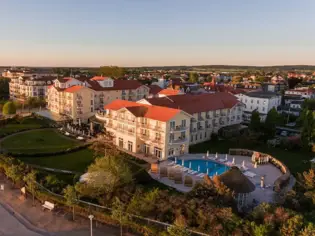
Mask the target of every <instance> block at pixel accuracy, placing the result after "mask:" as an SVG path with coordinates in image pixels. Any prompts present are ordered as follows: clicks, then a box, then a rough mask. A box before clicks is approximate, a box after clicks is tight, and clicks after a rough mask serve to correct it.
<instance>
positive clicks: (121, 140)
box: [118, 138, 124, 148]
mask: <svg viewBox="0 0 315 236" xmlns="http://www.w3.org/2000/svg"><path fill="white" fill-rule="evenodd" d="M118 146H119V147H121V148H123V147H124V140H123V139H122V138H119V141H118Z"/></svg>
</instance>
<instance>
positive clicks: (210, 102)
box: [146, 93, 240, 114]
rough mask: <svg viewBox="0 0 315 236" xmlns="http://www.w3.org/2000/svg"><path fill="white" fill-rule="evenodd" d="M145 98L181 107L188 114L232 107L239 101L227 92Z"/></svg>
mask: <svg viewBox="0 0 315 236" xmlns="http://www.w3.org/2000/svg"><path fill="white" fill-rule="evenodd" d="M146 100H147V101H148V102H149V103H150V104H152V105H156V106H164V107H170V108H176V109H181V110H183V111H185V112H187V113H189V114H194V113H199V112H207V111H215V110H220V109H225V108H232V107H234V106H235V105H236V104H239V103H240V102H239V101H238V100H237V98H236V97H235V96H233V95H232V94H229V93H212V94H209V93H207V94H198V95H192V94H183V95H175V96H168V97H159V98H148V99H146Z"/></svg>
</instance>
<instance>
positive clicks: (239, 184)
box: [219, 166, 255, 207]
mask: <svg viewBox="0 0 315 236" xmlns="http://www.w3.org/2000/svg"><path fill="white" fill-rule="evenodd" d="M219 180H220V181H221V182H222V183H223V184H224V185H226V186H227V187H228V188H229V189H231V190H232V191H233V192H235V194H236V199H237V203H238V206H239V207H242V206H244V205H245V204H246V199H247V197H248V195H249V193H251V192H253V191H254V190H255V185H254V184H253V183H252V182H251V181H250V180H249V179H248V178H247V177H246V176H245V175H243V173H242V172H241V171H240V169H239V168H237V167H236V166H233V167H231V169H230V170H228V171H227V172H225V173H223V174H222V175H220V176H219Z"/></svg>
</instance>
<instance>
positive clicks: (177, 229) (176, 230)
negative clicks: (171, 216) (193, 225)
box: [167, 215, 190, 236]
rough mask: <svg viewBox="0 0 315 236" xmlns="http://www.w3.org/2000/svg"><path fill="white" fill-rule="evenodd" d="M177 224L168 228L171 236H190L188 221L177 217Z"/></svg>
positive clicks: (180, 216)
mask: <svg viewBox="0 0 315 236" xmlns="http://www.w3.org/2000/svg"><path fill="white" fill-rule="evenodd" d="M174 223H175V224H174V225H172V226H170V227H168V228H167V232H168V233H169V235H170V236H190V232H189V231H188V230H187V228H186V225H187V223H186V219H185V218H184V217H183V216H182V215H179V216H178V217H176V220H175V222H174Z"/></svg>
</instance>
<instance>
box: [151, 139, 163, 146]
mask: <svg viewBox="0 0 315 236" xmlns="http://www.w3.org/2000/svg"><path fill="white" fill-rule="evenodd" d="M151 142H152V143H154V144H157V145H162V144H163V141H162V139H161V138H154V139H151Z"/></svg>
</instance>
